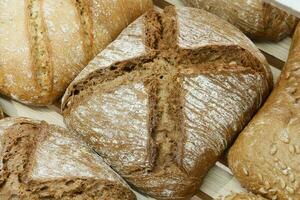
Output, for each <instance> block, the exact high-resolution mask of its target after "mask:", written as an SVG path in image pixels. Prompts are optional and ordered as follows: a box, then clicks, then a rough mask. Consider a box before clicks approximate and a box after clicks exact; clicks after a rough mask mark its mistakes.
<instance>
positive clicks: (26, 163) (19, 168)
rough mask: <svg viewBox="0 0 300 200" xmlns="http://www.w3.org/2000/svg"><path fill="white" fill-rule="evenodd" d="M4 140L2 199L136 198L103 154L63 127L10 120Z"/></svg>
mask: <svg viewBox="0 0 300 200" xmlns="http://www.w3.org/2000/svg"><path fill="white" fill-rule="evenodd" d="M0 141H1V142H0V150H1V151H0V157H1V168H0V169H1V171H0V199H3V200H5V199H24V200H27V199H28V200H29V199H30V200H38V199H53V200H54V199H57V200H67V199H78V200H81V199H82V200H85V199H89V200H103V199H107V200H124V199H126V200H134V199H136V198H135V195H134V193H133V192H132V191H131V190H130V189H129V188H128V186H127V185H126V183H125V182H124V181H123V180H122V179H121V178H120V177H119V176H118V175H117V174H116V173H115V172H114V171H113V170H112V169H111V168H110V167H109V166H107V165H106V164H105V163H104V161H103V160H102V159H101V158H100V156H98V155H97V154H95V153H94V152H93V151H92V150H90V149H89V148H88V147H87V146H86V145H85V143H83V142H81V141H80V140H77V138H76V137H74V136H73V135H72V134H71V133H70V132H67V131H66V130H64V129H62V128H59V127H57V126H54V125H48V124H46V123H45V122H40V121H33V120H30V119H27V118H6V119H3V120H1V121H0Z"/></svg>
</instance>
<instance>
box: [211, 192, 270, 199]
mask: <svg viewBox="0 0 300 200" xmlns="http://www.w3.org/2000/svg"><path fill="white" fill-rule="evenodd" d="M216 200H266V199H265V198H263V197H261V196H257V195H254V194H251V193H236V194H231V195H228V196H226V197H220V198H217V199H216Z"/></svg>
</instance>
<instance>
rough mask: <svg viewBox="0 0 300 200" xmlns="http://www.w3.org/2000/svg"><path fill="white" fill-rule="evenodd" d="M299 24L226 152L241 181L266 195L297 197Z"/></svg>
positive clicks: (299, 190)
mask: <svg viewBox="0 0 300 200" xmlns="http://www.w3.org/2000/svg"><path fill="white" fill-rule="evenodd" d="M299 131H300V24H299V25H298V28H297V29H296V31H295V34H294V39H293V42H292V46H291V49H290V54H289V58H288V61H287V63H286V65H285V67H284V69H283V72H282V74H281V77H280V80H279V82H278V84H277V85H276V87H275V89H274V91H273V92H272V94H271V95H270V97H269V99H268V100H267V102H266V103H265V104H264V106H263V108H262V109H261V110H260V111H259V113H258V114H257V115H256V116H255V117H254V118H253V120H252V121H251V122H250V123H249V125H248V126H247V127H246V128H245V130H244V131H243V132H242V134H241V135H240V136H239V137H238V139H237V141H236V143H235V144H234V146H233V147H232V148H231V150H230V152H229V166H230V168H231V169H232V171H233V173H234V175H235V176H236V177H237V179H238V180H239V181H240V182H241V184H242V185H243V186H244V187H246V188H247V189H249V190H251V191H253V192H254V193H260V194H261V195H263V196H265V197H268V198H270V199H278V200H292V199H293V200H297V199H300V171H299V170H300V163H299V161H300V134H299Z"/></svg>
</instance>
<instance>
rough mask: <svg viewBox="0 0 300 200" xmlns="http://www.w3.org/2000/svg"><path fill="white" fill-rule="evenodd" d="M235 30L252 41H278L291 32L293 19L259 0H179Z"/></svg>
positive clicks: (294, 23) (294, 21) (293, 25)
mask: <svg viewBox="0 0 300 200" xmlns="http://www.w3.org/2000/svg"><path fill="white" fill-rule="evenodd" d="M183 2H184V3H185V4H186V5H188V6H193V7H197V8H201V9H205V10H207V11H209V12H211V13H213V14H215V15H218V16H219V17H221V18H222V19H225V20H227V21H229V22H230V23H231V24H233V25H235V26H236V27H238V28H239V29H240V30H241V31H243V32H244V33H245V34H246V35H248V36H249V37H250V38H252V39H255V40H271V41H279V40H281V39H283V38H285V37H287V36H289V35H291V33H292V32H293V30H294V28H295V26H296V24H297V21H298V20H297V18H296V17H294V16H292V15H289V14H287V13H286V12H284V11H282V10H280V9H278V8H276V7H273V6H271V5H270V4H267V3H264V2H263V1H262V0H183Z"/></svg>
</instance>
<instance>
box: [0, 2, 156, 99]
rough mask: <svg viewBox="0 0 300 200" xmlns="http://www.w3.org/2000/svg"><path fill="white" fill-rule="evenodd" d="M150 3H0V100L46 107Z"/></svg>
mask: <svg viewBox="0 0 300 200" xmlns="http://www.w3.org/2000/svg"><path fill="white" fill-rule="evenodd" d="M150 8H152V1H151V0H114V1H107V0H88V1H87V0H68V1H66V0H44V1H42V0H9V1H8V0H1V3H0V13H1V14H0V38H1V40H0V57H1V59H0V66H1V67H0V94H3V95H6V96H9V97H11V98H13V99H15V100H18V101H21V102H23V103H26V104H32V105H48V104H51V103H53V102H55V101H56V100H58V98H59V97H60V96H61V95H62V94H63V93H64V91H65V89H66V88H67V86H68V85H69V84H70V82H71V81H72V80H73V79H74V78H75V77H76V75H77V74H78V73H79V72H80V71H81V70H82V69H83V68H84V67H85V66H86V65H87V64H88V62H89V61H90V60H91V59H92V58H93V57H94V56H95V55H96V54H97V53H99V52H100V51H101V50H102V49H103V48H105V47H106V46H107V45H108V44H109V43H110V42H111V41H113V40H114V39H115V38H116V37H117V36H118V34H119V33H120V32H121V31H122V29H124V28H125V27H126V26H127V25H128V24H129V23H131V22H132V21H133V20H135V19H136V18H137V17H138V16H139V15H141V14H142V13H143V12H145V11H146V10H148V9H150Z"/></svg>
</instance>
